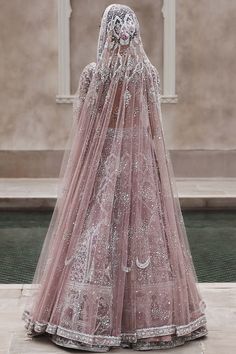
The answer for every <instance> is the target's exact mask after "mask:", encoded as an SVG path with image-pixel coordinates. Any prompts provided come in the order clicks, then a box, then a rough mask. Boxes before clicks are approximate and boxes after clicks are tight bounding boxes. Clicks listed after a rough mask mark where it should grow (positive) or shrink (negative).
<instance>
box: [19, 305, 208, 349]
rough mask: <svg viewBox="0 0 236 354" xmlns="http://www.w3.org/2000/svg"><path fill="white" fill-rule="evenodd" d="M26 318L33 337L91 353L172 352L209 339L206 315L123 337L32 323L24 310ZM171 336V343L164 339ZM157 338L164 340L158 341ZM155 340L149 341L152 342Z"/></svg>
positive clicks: (122, 335) (28, 331)
mask: <svg viewBox="0 0 236 354" xmlns="http://www.w3.org/2000/svg"><path fill="white" fill-rule="evenodd" d="M22 319H23V320H24V321H25V322H26V325H25V328H26V329H27V335H28V336H30V337H34V336H39V335H43V334H48V335H49V336H50V339H51V341H52V342H53V343H54V344H56V345H58V346H61V347H66V348H71V349H79V350H84V351H90V352H103V353H104V352H108V351H110V349H111V348H117V347H122V348H130V349H133V350H137V351H141V350H155V349H169V348H174V347H177V346H180V345H183V344H185V343H186V342H187V341H190V340H194V339H196V338H199V337H203V336H206V335H207V334H208V330H207V328H206V317H205V315H202V316H201V317H199V318H197V319H196V320H195V321H192V322H190V323H188V324H187V325H182V326H176V325H167V326H162V327H152V328H144V329H137V330H136V332H134V333H121V335H120V336H117V337H116V336H109V335H107V336H106V335H104V336H102V335H89V334H85V333H80V332H75V331H71V330H67V329H65V328H62V327H60V326H56V325H53V324H50V323H39V322H37V321H35V322H34V321H32V319H31V318H30V315H29V313H28V312H26V311H24V313H23V315H22ZM165 336H171V340H167V341H165V340H163V337H165ZM157 337H160V338H161V339H160V340H159V341H158V340H155V339H156V338H157ZM152 338H154V340H153V341H145V339H149V340H150V339H152Z"/></svg>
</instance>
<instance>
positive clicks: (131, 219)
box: [23, 4, 207, 351]
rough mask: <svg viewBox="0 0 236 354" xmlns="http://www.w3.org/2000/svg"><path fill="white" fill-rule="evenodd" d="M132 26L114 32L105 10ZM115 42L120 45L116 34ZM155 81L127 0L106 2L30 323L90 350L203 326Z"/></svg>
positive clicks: (144, 346) (170, 337) (188, 334)
mask: <svg viewBox="0 0 236 354" xmlns="http://www.w3.org/2000/svg"><path fill="white" fill-rule="evenodd" d="M127 13H128V14H131V16H132V17H133V19H134V21H135V30H136V35H135V37H134V38H132V39H131V40H130V43H129V44H128V45H120V44H119V42H115V43H114V37H112V36H111V35H110V32H109V31H108V24H109V21H110V20H111V18H113V19H114V16H118V17H120V18H121V19H124V16H125V14H127ZM117 43H118V44H117ZM160 97H161V96H160V81H159V75H158V71H157V70H156V68H155V67H154V66H153V65H152V64H151V62H150V61H149V59H148V57H147V55H146V53H145V52H144V49H143V46H142V41H141V37H140V32H139V25H138V20H137V18H136V16H135V14H134V12H133V11H132V10H131V9H130V8H129V7H127V6H123V5H117V4H115V5H110V6H109V7H108V8H107V9H106V10H105V12H104V14H103V18H102V23H101V29H100V34H99V41H98V51H97V63H90V64H88V65H87V66H86V67H85V69H84V70H83V73H82V74H81V77H80V82H79V86H78V90H77V92H76V94H75V100H74V104H73V124H72V129H71V133H70V137H69V139H68V142H67V147H66V149H65V153H64V156H63V161H62V165H61V170H60V175H59V188H58V197H57V201H56V205H55V208H54V211H53V215H52V218H51V222H50V225H49V228H48V231H47V234H46V238H45V241H44V244H43V248H42V251H41V254H40V258H39V260H38V264H37V268H36V271H35V275H34V278H33V281H32V286H31V296H30V297H29V298H28V299H27V304H26V308H25V310H24V313H23V319H24V320H25V321H26V328H27V333H28V335H30V336H35V335H39V334H43V333H48V334H49V335H50V337H51V339H52V340H53V341H54V342H55V343H56V344H58V345H62V346H65V347H70V348H77V349H84V350H89V351H108V350H109V349H111V348H112V347H117V346H124V347H130V348H133V349H137V350H148V349H158V348H170V347H173V346H177V345H180V344H183V343H184V342H186V341H188V340H191V339H194V338H197V337H200V336H204V335H206V334H207V328H206V316H205V312H204V310H205V306H206V305H205V302H204V300H203V299H202V297H201V295H200V292H199V288H198V284H197V276H196V272H195V269H194V265H193V261H192V257H191V252H190V248H189V243H188V239H187V235H186V230H185V226H184V221H183V217H182V213H181V208H180V204H179V199H178V194H177V189H176V184H175V178H174V174H173V170H172V165H171V161H170V157H169V153H168V150H167V149H166V147H165V141H164V134H163V128H162V116H161V103H160Z"/></svg>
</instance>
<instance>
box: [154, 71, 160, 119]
mask: <svg viewBox="0 0 236 354" xmlns="http://www.w3.org/2000/svg"><path fill="white" fill-rule="evenodd" d="M152 78H153V83H154V87H155V96H156V100H157V104H158V106H159V115H160V120H161V122H162V114H161V83H160V77H159V73H158V71H157V69H156V68H155V66H154V65H152Z"/></svg>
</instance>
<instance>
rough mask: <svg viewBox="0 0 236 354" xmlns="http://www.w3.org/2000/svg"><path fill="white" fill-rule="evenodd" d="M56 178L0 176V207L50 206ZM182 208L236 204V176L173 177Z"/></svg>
mask: <svg viewBox="0 0 236 354" xmlns="http://www.w3.org/2000/svg"><path fill="white" fill-rule="evenodd" d="M57 182H58V180H57V179H56V178H0V207H1V208H8V207H20V208H22V207H52V206H54V204H55V199H56V197H57ZM176 182H177V183H176V184H177V189H178V195H179V198H180V202H181V206H182V207H184V208H204V207H207V208H232V207H236V178H176Z"/></svg>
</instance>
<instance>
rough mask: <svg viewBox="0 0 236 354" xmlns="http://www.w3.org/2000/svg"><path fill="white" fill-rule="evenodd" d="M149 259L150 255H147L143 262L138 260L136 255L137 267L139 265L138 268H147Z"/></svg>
mask: <svg viewBox="0 0 236 354" xmlns="http://www.w3.org/2000/svg"><path fill="white" fill-rule="evenodd" d="M150 261H151V257H150V256H149V257H148V258H147V260H146V261H145V262H143V263H141V262H140V261H139V259H138V257H136V265H137V267H139V268H141V269H145V268H147V266H148V265H149V264H150Z"/></svg>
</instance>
